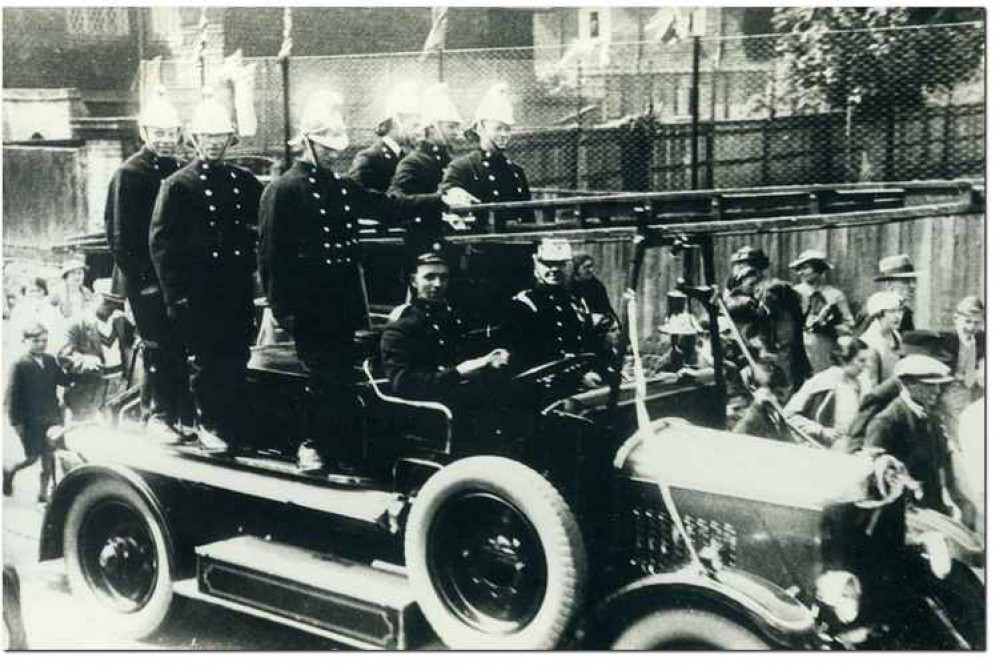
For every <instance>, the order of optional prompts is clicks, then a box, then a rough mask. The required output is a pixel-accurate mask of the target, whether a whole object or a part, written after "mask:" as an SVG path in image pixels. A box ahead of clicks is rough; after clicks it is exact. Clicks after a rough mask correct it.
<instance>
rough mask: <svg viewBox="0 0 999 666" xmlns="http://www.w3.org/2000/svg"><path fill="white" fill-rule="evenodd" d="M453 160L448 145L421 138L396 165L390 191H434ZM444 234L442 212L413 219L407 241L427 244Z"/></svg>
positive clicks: (412, 192) (410, 245) (409, 193)
mask: <svg viewBox="0 0 999 666" xmlns="http://www.w3.org/2000/svg"><path fill="white" fill-rule="evenodd" d="M450 163H451V154H450V153H449V152H448V149H447V148H446V147H441V146H438V145H437V144H435V143H431V142H430V141H421V142H420V144H419V146H417V148H416V150H412V151H410V152H408V153H406V155H405V156H403V158H402V160H401V161H400V162H399V166H397V167H396V169H395V175H394V176H393V177H392V184H391V185H390V186H389V189H388V191H389V194H396V195H413V194H434V193H436V192H437V191H438V189H439V188H440V184H441V180H442V179H443V178H444V170H445V169H446V168H447V166H448V165H449V164H450ZM443 236H444V224H443V222H442V221H441V220H440V218H439V216H438V218H437V219H434V220H422V219H417V220H412V223H411V224H410V225H409V227H408V228H407V230H406V240H405V242H406V245H407V246H409V247H427V246H429V245H430V243H431V242H432V241H433V239H436V238H441V237H443Z"/></svg>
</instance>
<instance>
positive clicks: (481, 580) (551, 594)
mask: <svg viewBox="0 0 999 666" xmlns="http://www.w3.org/2000/svg"><path fill="white" fill-rule="evenodd" d="M406 569H407V572H408V574H409V579H410V583H411V585H412V587H413V590H414V592H415V594H416V599H417V601H418V603H419V605H420V609H421V610H422V611H423V614H424V615H425V616H426V618H427V620H428V621H429V622H430V625H431V626H432V627H433V628H434V630H435V631H436V632H437V634H438V635H439V636H440V638H441V640H443V641H444V642H445V643H446V644H447V645H449V646H450V647H452V648H459V649H520V650H539V649H550V648H553V647H556V646H557V645H558V644H559V641H560V639H561V638H562V635H563V633H564V632H565V629H566V626H567V625H568V623H569V620H570V618H571V616H572V615H573V613H574V612H575V611H576V609H577V608H578V607H579V604H580V603H581V601H582V598H583V586H584V582H585V580H586V553H585V549H584V545H583V539H582V536H581V534H580V531H579V525H578V524H577V523H576V519H575V517H574V516H573V515H572V512H571V511H570V509H569V507H568V505H567V504H566V502H565V500H564V499H563V498H562V497H561V495H559V493H558V491H556V490H555V488H554V487H552V485H551V484H550V483H549V482H548V481H547V480H545V479H544V477H542V476H541V475H540V474H538V473H537V472H535V471H534V470H532V469H530V468H529V467H526V466H525V465H523V464H521V463H518V462H516V461H513V460H509V459H506V458H499V457H495V456H476V457H473V458H466V459H464V460H460V461H458V462H456V463H453V464H451V465H448V466H447V467H445V468H444V469H443V470H441V471H440V472H438V473H437V474H435V475H434V476H433V477H431V479H430V480H429V481H428V482H427V483H426V484H425V485H424V486H423V487H422V488H421V489H420V492H419V494H418V495H417V497H416V501H415V503H414V504H413V510H412V512H411V514H410V517H409V520H408V521H407V524H406Z"/></svg>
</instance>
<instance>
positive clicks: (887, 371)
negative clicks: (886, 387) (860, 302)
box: [860, 291, 902, 386]
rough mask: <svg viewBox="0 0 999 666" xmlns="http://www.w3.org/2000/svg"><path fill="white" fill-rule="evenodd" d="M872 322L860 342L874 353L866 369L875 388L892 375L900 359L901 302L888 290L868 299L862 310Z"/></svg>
mask: <svg viewBox="0 0 999 666" xmlns="http://www.w3.org/2000/svg"><path fill="white" fill-rule="evenodd" d="M865 309H866V311H867V314H868V316H869V317H870V319H871V323H870V325H869V327H868V329H867V332H866V333H864V334H863V335H862V336H861V337H860V339H861V340H863V341H864V342H866V343H867V346H868V347H870V348H871V349H872V350H874V353H873V355H872V356H871V364H870V366H868V372H869V373H870V377H871V383H872V384H873V385H874V386H877V385H878V384H880V383H881V382H883V381H884V380H886V379H888V378H889V377H891V375H892V370H894V368H895V364H896V363H897V362H898V359H899V357H900V349H901V347H902V336H901V334H900V333H899V332H898V328H899V326H900V325H901V323H902V301H901V299H899V297H898V296H896V295H895V294H893V293H891V292H889V291H879V292H877V293H875V294H872V295H871V297H870V298H868V299H867V307H866V308H865Z"/></svg>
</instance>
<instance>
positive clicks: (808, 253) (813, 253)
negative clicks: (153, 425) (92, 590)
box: [788, 250, 833, 271]
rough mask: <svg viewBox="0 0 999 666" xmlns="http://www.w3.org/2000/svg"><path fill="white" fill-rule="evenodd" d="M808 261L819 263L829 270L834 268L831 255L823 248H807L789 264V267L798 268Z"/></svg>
mask: <svg viewBox="0 0 999 666" xmlns="http://www.w3.org/2000/svg"><path fill="white" fill-rule="evenodd" d="M808 263H813V264H819V265H820V266H823V267H825V269H826V270H827V271H830V270H832V269H833V265H832V262H830V261H829V257H827V256H826V253H825V252H823V251H822V250H805V251H804V252H802V253H801V254H799V255H798V258H797V259H795V260H794V261H792V262H791V263H790V264H788V268H791V269H798V268H801V267H802V266H804V265H805V264H808Z"/></svg>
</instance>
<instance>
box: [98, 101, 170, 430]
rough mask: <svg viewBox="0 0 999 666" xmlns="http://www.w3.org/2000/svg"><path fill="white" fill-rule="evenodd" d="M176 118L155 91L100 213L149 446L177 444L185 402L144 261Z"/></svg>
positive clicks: (152, 276)
mask: <svg viewBox="0 0 999 666" xmlns="http://www.w3.org/2000/svg"><path fill="white" fill-rule="evenodd" d="M181 127H182V125H181V122H180V116H179V115H178V114H177V110H176V109H175V108H174V106H173V105H172V104H171V103H170V102H169V101H168V100H167V99H166V97H165V96H164V94H163V91H162V90H160V91H158V92H157V93H156V95H155V96H154V97H153V98H151V99H149V100H148V101H147V103H146V105H145V106H144V107H143V108H142V112H141V113H140V114H139V133H140V134H141V136H142V140H143V146H142V148H141V149H140V150H139V152H137V153H135V154H134V155H132V156H131V157H129V158H128V159H127V160H125V162H124V163H123V164H122V165H121V166H120V167H119V168H118V170H117V171H116V172H115V174H114V178H113V179H112V180H111V185H110V187H109V188H108V198H107V206H106V208H105V209H104V221H105V224H106V231H107V238H108V247H109V248H110V249H111V254H112V256H113V257H114V261H115V265H116V266H117V267H118V269H119V270H120V271H121V274H122V275H123V276H124V277H125V293H126V295H127V297H128V303H129V305H131V307H132V313H133V314H134V316H135V325H136V327H137V328H138V330H139V335H140V336H141V337H142V361H143V368H144V369H145V372H144V373H143V383H144V387H143V389H144V392H145V391H148V393H149V396H150V402H151V405H150V407H151V413H150V414H149V421H148V422H147V424H146V432H147V433H148V434H149V435H150V436H151V437H153V438H155V439H156V440H157V441H162V442H163V443H168V444H169V443H177V442H179V441H180V440H181V439H182V438H183V435H182V432H181V430H180V428H181V427H182V426H181V423H180V418H181V407H182V404H184V403H186V400H185V397H186V396H187V390H188V389H187V371H186V368H185V362H186V359H185V353H184V344H183V341H182V340H180V339H178V337H177V335H176V333H175V332H174V331H173V330H172V327H171V326H170V322H169V320H168V319H167V313H166V307H165V305H164V303H163V293H162V292H161V291H160V285H159V281H158V280H157V278H156V270H155V269H154V268H153V262H152V258H151V256H150V254H149V224H150V221H151V218H152V215H153V206H154V205H155V204H156V195H157V193H158V192H159V189H160V183H161V182H162V181H163V180H164V179H166V178H168V177H169V176H171V175H173V173H174V172H175V171H177V170H178V169H180V167H181V164H180V162H179V161H178V160H177V159H176V158H175V157H174V155H175V154H176V153H177V150H178V147H179V145H180V138H181V136H180V133H181Z"/></svg>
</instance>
